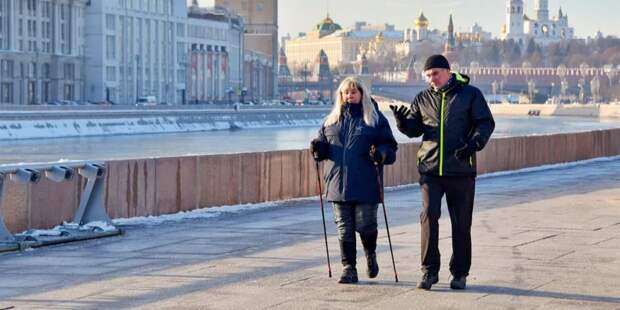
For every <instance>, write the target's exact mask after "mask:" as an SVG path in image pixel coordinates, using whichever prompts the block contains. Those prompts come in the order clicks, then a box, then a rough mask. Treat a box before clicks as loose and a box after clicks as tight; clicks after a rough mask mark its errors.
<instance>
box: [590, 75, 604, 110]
mask: <svg viewBox="0 0 620 310" xmlns="http://www.w3.org/2000/svg"><path fill="white" fill-rule="evenodd" d="M590 91H591V92H592V103H597V102H598V97H599V94H600V92H601V81H600V80H599V78H598V76H595V77H594V78H593V79H592V81H590Z"/></svg>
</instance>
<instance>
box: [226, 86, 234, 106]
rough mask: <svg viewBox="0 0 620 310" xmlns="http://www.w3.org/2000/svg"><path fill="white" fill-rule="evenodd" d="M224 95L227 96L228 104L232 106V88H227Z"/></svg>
mask: <svg viewBox="0 0 620 310" xmlns="http://www.w3.org/2000/svg"><path fill="white" fill-rule="evenodd" d="M226 93H227V94H228V104H232V103H233V102H232V95H233V94H234V93H235V90H234V89H233V88H232V87H228V90H226Z"/></svg>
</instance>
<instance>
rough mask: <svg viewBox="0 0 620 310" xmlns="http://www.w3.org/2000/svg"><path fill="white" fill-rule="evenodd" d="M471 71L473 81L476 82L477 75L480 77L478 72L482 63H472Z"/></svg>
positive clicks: (470, 65)
mask: <svg viewBox="0 0 620 310" xmlns="http://www.w3.org/2000/svg"><path fill="white" fill-rule="evenodd" d="M469 69H470V70H471V74H472V77H473V79H474V80H476V75H478V70H480V63H478V62H477V61H472V62H471V63H470V64H469Z"/></svg>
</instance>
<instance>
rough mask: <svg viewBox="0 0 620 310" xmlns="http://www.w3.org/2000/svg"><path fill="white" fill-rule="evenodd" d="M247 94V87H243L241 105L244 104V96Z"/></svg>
mask: <svg viewBox="0 0 620 310" xmlns="http://www.w3.org/2000/svg"><path fill="white" fill-rule="evenodd" d="M247 94H248V88H247V87H243V88H241V103H242V104H243V103H245V100H244V99H245V95H247Z"/></svg>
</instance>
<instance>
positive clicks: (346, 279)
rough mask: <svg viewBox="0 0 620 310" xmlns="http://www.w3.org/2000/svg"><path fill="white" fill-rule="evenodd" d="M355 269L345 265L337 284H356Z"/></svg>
mask: <svg viewBox="0 0 620 310" xmlns="http://www.w3.org/2000/svg"><path fill="white" fill-rule="evenodd" d="M357 281H358V280H357V269H355V267H353V266H351V265H347V266H345V267H344V269H343V270H342V275H341V276H340V280H338V283H346V284H348V283H357Z"/></svg>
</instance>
